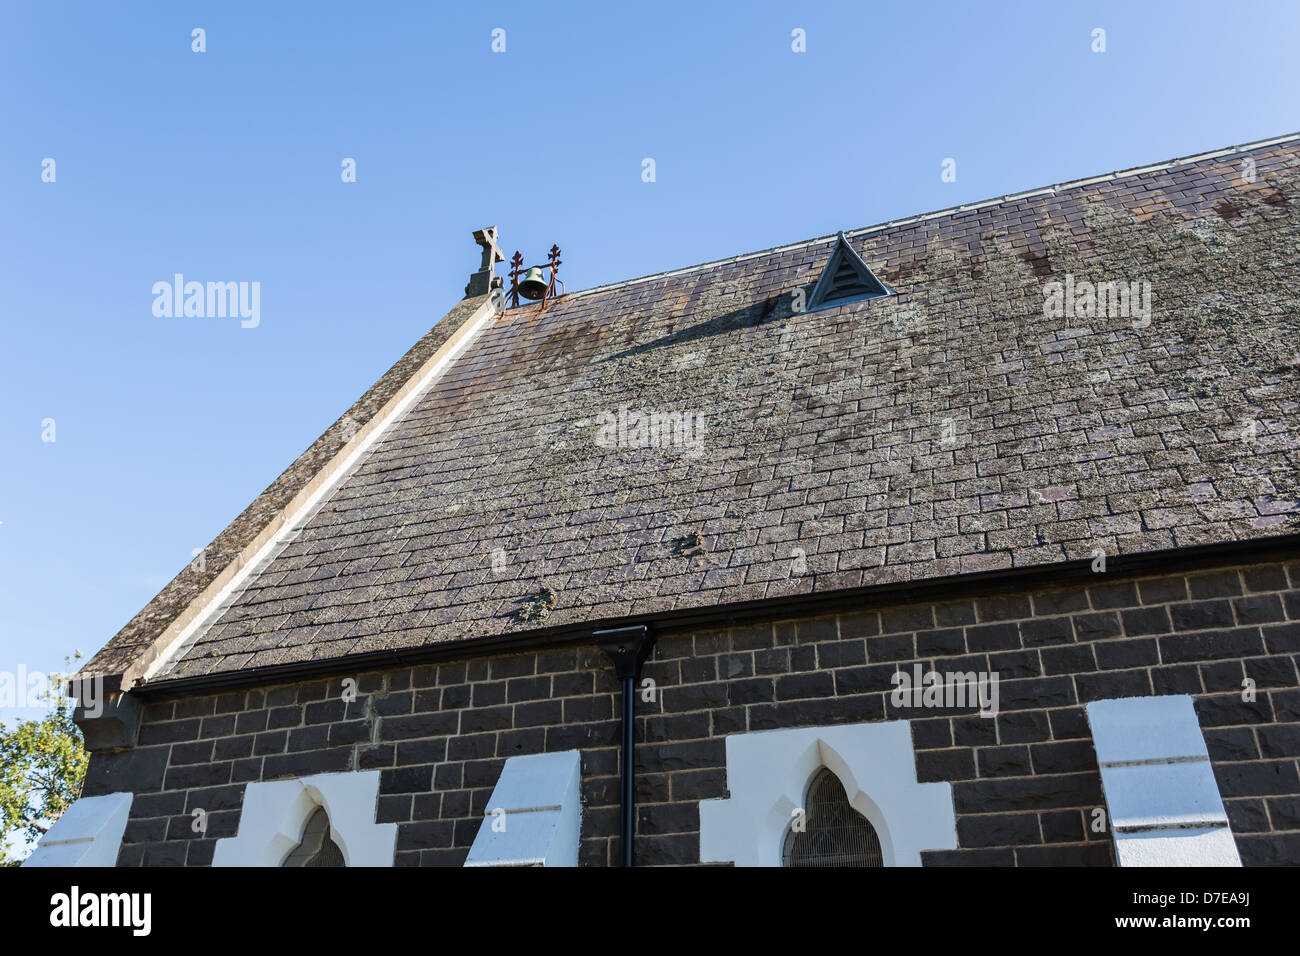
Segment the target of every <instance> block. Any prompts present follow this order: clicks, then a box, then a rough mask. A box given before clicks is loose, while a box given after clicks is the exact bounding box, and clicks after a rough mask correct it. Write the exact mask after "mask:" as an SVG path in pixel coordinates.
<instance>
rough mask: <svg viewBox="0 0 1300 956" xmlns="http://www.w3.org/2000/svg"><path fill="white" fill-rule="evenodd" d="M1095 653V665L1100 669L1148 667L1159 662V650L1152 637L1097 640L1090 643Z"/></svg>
mask: <svg viewBox="0 0 1300 956" xmlns="http://www.w3.org/2000/svg"><path fill="white" fill-rule="evenodd" d="M1089 646H1090V647H1092V648H1093V649H1094V650H1095V651H1096V653H1097V666H1098V667H1100V668H1101V669H1102V670H1119V669H1122V668H1127V667H1150V666H1151V665H1152V664H1158V663H1159V662H1160V651H1159V649H1158V648H1157V647H1156V639H1155V638H1154V637H1145V638H1138V639H1132V640H1119V641H1097V642H1095V643H1093V644H1091V645H1089Z"/></svg>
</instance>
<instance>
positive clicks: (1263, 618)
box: [1232, 594, 1284, 624]
mask: <svg viewBox="0 0 1300 956" xmlns="http://www.w3.org/2000/svg"><path fill="white" fill-rule="evenodd" d="M1232 608H1233V610H1234V611H1236V612H1237V623H1239V624H1272V623H1274V622H1276V621H1281V620H1283V619H1284V615H1283V613H1282V602H1281V601H1280V600H1279V599H1278V597H1277V595H1276V594H1260V595H1255V596H1252V597H1243V598H1237V599H1236V600H1235V601H1233V602H1232Z"/></svg>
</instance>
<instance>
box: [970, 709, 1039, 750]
mask: <svg viewBox="0 0 1300 956" xmlns="http://www.w3.org/2000/svg"><path fill="white" fill-rule="evenodd" d="M978 719H980V720H989V722H990V723H992V720H990V718H987V717H981V718H978ZM997 727H998V739H999V740H1001V742H1002V743H1004V744H1020V743H1033V742H1036V741H1039V740H1050V739H1051V737H1052V731H1051V727H1050V725H1049V724H1048V720H1047V713H1046V712H1045V711H1041V710H1032V711H1024V712H1023V713H1018V714H998V716H997Z"/></svg>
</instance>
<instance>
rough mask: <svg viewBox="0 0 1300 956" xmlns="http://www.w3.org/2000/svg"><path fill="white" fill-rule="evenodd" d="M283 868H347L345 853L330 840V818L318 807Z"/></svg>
mask: <svg viewBox="0 0 1300 956" xmlns="http://www.w3.org/2000/svg"><path fill="white" fill-rule="evenodd" d="M280 865H281V866H346V865H347V864H345V863H344V862H343V851H342V850H341V849H339V845H338V844H337V843H335V842H334V841H333V840H332V839H331V838H330V817H329V814H328V813H326V812H325V808H324V807H317V808H316V809H315V811H314V812H313V813H312V815H311V816H310V817H308V818H307V825H306V826H305V827H303V830H302V840H301V841H300V842H299V843H298V845H297V846H296V847H294V848H293V849H292V850H290V851H289V855H288V856H286V857H285V858H284V862H283V863H281V864H280Z"/></svg>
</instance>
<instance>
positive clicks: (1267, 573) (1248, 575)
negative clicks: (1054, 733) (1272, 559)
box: [1241, 564, 1287, 591]
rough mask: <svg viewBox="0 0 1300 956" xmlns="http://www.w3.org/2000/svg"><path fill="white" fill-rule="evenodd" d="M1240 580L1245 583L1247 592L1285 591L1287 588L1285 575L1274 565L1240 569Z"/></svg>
mask: <svg viewBox="0 0 1300 956" xmlns="http://www.w3.org/2000/svg"><path fill="white" fill-rule="evenodd" d="M1241 579H1242V580H1243V581H1245V582H1246V590H1247V591H1285V590H1286V586H1287V584H1286V573H1285V572H1284V571H1283V570H1282V569H1281V568H1280V567H1278V566H1277V565H1275V564H1262V565H1259V566H1258V567H1254V568H1242V569H1241Z"/></svg>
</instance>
